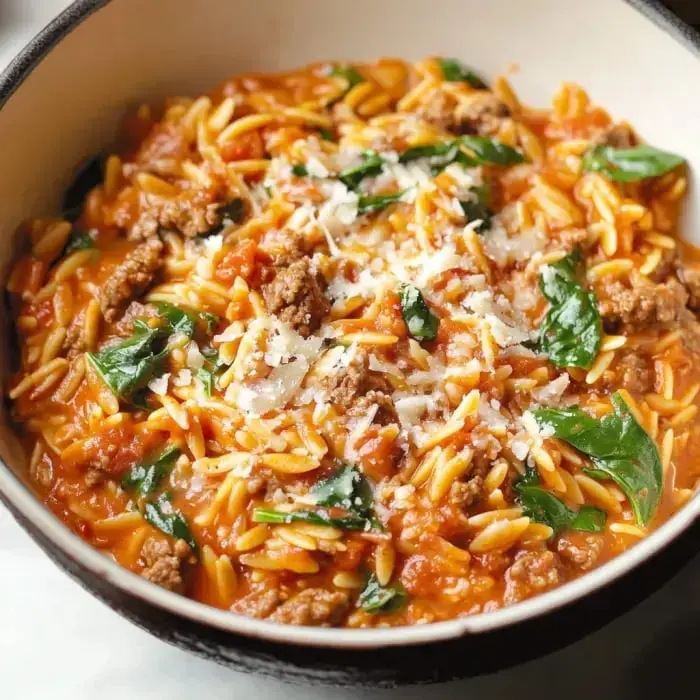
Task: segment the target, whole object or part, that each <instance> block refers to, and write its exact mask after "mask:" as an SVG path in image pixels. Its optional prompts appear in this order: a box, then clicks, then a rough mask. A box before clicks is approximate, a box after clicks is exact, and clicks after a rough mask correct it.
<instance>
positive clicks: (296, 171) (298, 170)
mask: <svg viewBox="0 0 700 700" xmlns="http://www.w3.org/2000/svg"><path fill="white" fill-rule="evenodd" d="M292 174H293V175H295V176H296V177H306V176H307V175H308V174H309V169H308V168H307V167H306V166H305V165H303V164H302V163H297V164H296V165H293V166H292Z"/></svg>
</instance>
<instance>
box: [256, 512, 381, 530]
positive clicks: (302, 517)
mask: <svg viewBox="0 0 700 700" xmlns="http://www.w3.org/2000/svg"><path fill="white" fill-rule="evenodd" d="M253 522H255V523H278V524H289V523H311V524H312V525H329V526H330V527H337V528H338V529H339V530H359V531H369V530H371V529H372V522H371V521H370V520H369V519H368V518H365V517H361V516H359V515H347V516H343V517H340V518H332V517H331V516H329V515H327V514H326V513H324V512H322V511H318V512H317V511H310V510H295V511H292V512H291V513H284V512H282V511H278V510H273V509H272V508H256V509H255V510H254V511H253Z"/></svg>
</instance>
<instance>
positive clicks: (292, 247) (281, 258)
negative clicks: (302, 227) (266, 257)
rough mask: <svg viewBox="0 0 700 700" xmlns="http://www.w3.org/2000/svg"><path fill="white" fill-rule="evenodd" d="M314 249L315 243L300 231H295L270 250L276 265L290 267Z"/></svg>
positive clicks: (273, 262)
mask: <svg viewBox="0 0 700 700" xmlns="http://www.w3.org/2000/svg"><path fill="white" fill-rule="evenodd" d="M312 250H313V244H312V243H310V242H309V241H308V240H307V239H306V238H304V236H302V235H301V234H300V233H293V234H292V235H291V236H287V237H286V238H285V239H284V243H283V244H282V245H281V246H279V247H277V248H274V249H273V250H271V251H265V250H264V249H263V252H269V254H270V256H271V257H272V264H273V265H274V266H276V267H288V266H289V265H291V264H292V263H295V262H296V261H297V260H300V259H301V258H303V257H305V256H307V255H309V254H310V253H311V252H312Z"/></svg>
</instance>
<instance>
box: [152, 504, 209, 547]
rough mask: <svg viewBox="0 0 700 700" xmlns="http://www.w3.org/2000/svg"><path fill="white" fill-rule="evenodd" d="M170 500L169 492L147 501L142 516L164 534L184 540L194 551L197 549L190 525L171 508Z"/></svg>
mask: <svg viewBox="0 0 700 700" xmlns="http://www.w3.org/2000/svg"><path fill="white" fill-rule="evenodd" d="M171 500H172V498H171V495H170V494H169V493H163V494H161V495H160V496H159V497H158V499H157V500H155V501H149V502H148V503H146V505H145V506H144V511H143V517H144V518H146V520H147V521H148V522H149V523H151V525H153V527H156V528H158V529H159V530H160V531H161V532H164V533H165V534H166V535H170V537H174V538H175V539H176V540H185V542H187V544H188V545H189V546H190V547H192V551H193V552H195V553H196V552H197V550H198V548H197V542H196V541H195V539H194V536H193V535H192V531H191V530H190V526H189V525H188V524H187V520H185V518H184V517H183V515H182V514H181V513H179V512H178V511H176V510H175V509H174V508H173V505H172V502H171Z"/></svg>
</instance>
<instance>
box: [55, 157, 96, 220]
mask: <svg viewBox="0 0 700 700" xmlns="http://www.w3.org/2000/svg"><path fill="white" fill-rule="evenodd" d="M101 182H102V155H101V154H100V155H97V156H95V157H94V158H93V159H92V160H91V161H89V162H88V163H87V164H86V165H84V166H83V167H82V168H80V170H79V171H78V174H77V176H76V178H75V180H73V183H72V184H71V185H70V187H69V188H68V189H67V190H66V193H65V194H64V195H63V205H62V207H61V210H62V211H63V216H64V218H66V219H68V221H75V220H76V219H77V218H78V217H79V216H80V212H81V211H82V208H83V202H84V201H85V197H87V195H88V193H89V192H90V190H92V189H93V188H95V187H97V186H98V185H99V184H100V183H101Z"/></svg>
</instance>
